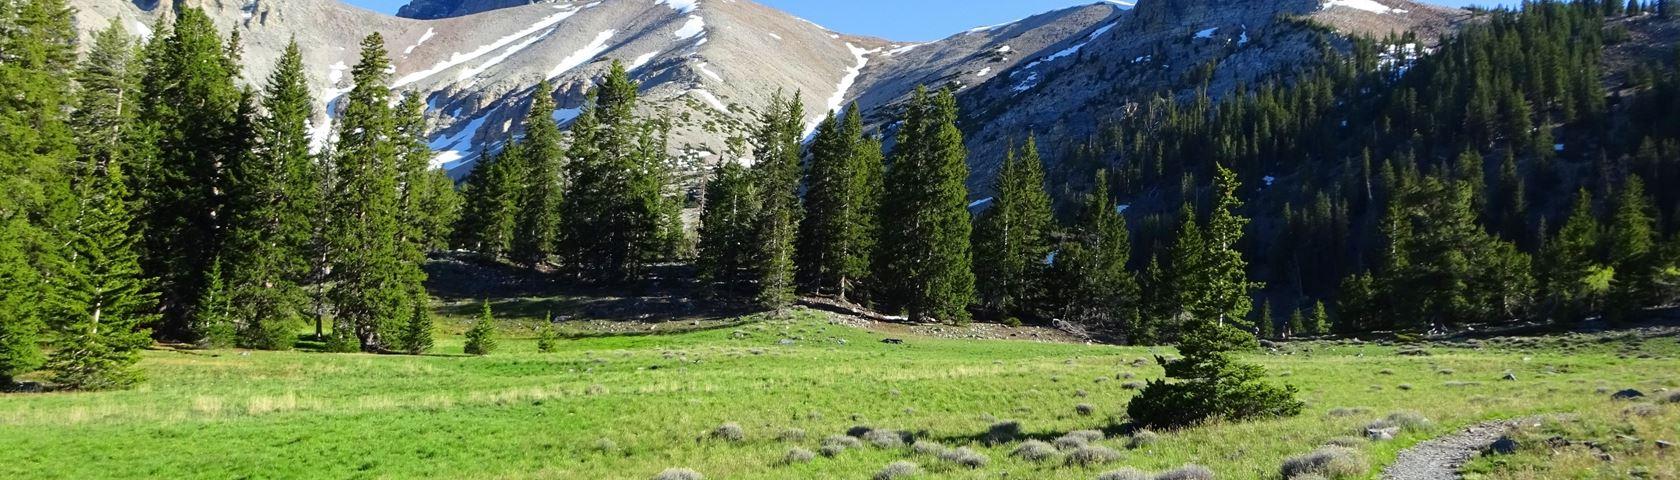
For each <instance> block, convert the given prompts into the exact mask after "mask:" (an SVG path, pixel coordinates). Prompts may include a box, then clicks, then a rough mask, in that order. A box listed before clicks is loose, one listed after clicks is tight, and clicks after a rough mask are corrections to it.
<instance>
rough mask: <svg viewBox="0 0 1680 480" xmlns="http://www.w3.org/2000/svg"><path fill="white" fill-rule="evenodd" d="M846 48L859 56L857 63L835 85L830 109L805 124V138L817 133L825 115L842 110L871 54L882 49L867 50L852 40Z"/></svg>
mask: <svg viewBox="0 0 1680 480" xmlns="http://www.w3.org/2000/svg"><path fill="white" fill-rule="evenodd" d="M846 50H850V51H851V52H852V56H853V57H856V58H857V65H856V66H854V67H852V68H850V69H847V70H846V75H845V76H843V77H840V83H839V84H838V85H835V86H834V95H833V96H830V97H828V110H825V111H823V112H821V113H822V115H819V116H818V117H817V118H816V119H815V120H812V121H811V122H810V123H809V124H807V125H806V126H805V138H811V134H813V133H816V131H817V126H818V125H820V124H821V123H822V119H823V118H824V116H826V115H828V114H829V113H831V112H838V111H840V105H841V104H843V103H845V102H846V93H847V92H849V91H851V89H852V84H854V83H857V78H858V75H859V74H861V73H863V67H865V66H868V65H869V54H872V53H876V52H880V51H881V50H880V49H875V50H866V49H864V48H862V47H859V46H857V45H852V43H851V42H846Z"/></svg>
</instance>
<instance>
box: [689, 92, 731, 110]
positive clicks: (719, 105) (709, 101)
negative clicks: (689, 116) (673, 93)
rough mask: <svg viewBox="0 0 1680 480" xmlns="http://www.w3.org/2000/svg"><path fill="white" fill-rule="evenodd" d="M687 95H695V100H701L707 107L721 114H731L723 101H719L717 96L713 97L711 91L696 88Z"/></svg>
mask: <svg viewBox="0 0 1680 480" xmlns="http://www.w3.org/2000/svg"><path fill="white" fill-rule="evenodd" d="M686 93H688V94H689V95H693V96H694V98H698V99H700V101H701V102H704V103H705V104H706V105H707V106H710V107H712V108H713V109H716V110H717V111H719V112H723V113H729V106H727V105H724V104H723V101H722V100H718V98H717V95H713V94H712V92H710V91H707V90H702V89H698V88H696V89H693V90H689V91H688V92H686Z"/></svg>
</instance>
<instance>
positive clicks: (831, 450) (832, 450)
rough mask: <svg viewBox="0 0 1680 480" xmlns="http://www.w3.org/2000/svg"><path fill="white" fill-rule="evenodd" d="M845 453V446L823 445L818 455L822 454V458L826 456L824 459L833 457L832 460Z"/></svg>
mask: <svg viewBox="0 0 1680 480" xmlns="http://www.w3.org/2000/svg"><path fill="white" fill-rule="evenodd" d="M844 451H846V446H845V445H839V444H829V445H823V446H822V447H821V448H818V449H817V453H821V454H822V456H824V457H831V458H832V457H835V456H839V455H840V453H841V452H844Z"/></svg>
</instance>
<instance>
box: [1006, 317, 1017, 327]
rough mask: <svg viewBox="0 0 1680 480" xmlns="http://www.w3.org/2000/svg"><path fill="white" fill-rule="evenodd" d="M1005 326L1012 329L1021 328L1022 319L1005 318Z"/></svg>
mask: <svg viewBox="0 0 1680 480" xmlns="http://www.w3.org/2000/svg"><path fill="white" fill-rule="evenodd" d="M1003 324H1004V325H1008V326H1011V327H1015V328H1020V327H1021V319H1019V318H1015V317H1009V318H1005V319H1003Z"/></svg>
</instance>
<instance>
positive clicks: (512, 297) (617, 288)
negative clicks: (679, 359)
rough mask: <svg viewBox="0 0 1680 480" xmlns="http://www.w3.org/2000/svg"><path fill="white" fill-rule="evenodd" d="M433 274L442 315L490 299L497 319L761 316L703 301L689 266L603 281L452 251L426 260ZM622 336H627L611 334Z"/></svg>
mask: <svg viewBox="0 0 1680 480" xmlns="http://www.w3.org/2000/svg"><path fill="white" fill-rule="evenodd" d="M426 274H427V276H428V280H427V282H426V288H427V290H428V291H429V292H430V293H431V294H432V295H433V296H434V297H436V298H438V299H439V300H442V301H444V303H445V306H444V307H442V308H440V309H439V310H438V313H440V314H443V315H447V316H455V317H472V316H476V315H478V314H479V312H480V311H481V309H482V308H483V307H482V305H481V303H480V302H481V301H483V300H485V299H489V301H490V308H491V310H492V311H494V312H495V315H496V316H497V317H498V318H525V319H542V318H544V317H545V316H548V318H549V319H550V320H561V321H565V320H601V321H607V322H622V323H636V324H659V323H666V322H670V321H686V320H707V321H716V320H723V319H729V318H736V317H740V316H743V315H749V314H752V313H755V310H752V309H750V308H746V307H744V306H742V305H738V304H731V303H725V302H717V301H710V300H706V299H704V298H703V297H702V296H701V295H699V291H698V290H699V289H698V288H697V286H696V284H695V282H694V281H693V280H691V279H692V278H694V272H693V268H692V267H691V266H688V265H657V266H654V267H651V268H650V269H649V271H648V274H647V275H646V278H644V279H641V280H636V281H631V282H622V283H615V284H598V283H587V282H582V281H578V280H576V279H573V278H570V277H569V276H568V275H564V274H558V273H551V272H542V271H536V270H532V269H528V268H524V267H519V266H514V265H509V264H506V263H503V262H500V261H496V260H493V259H488V258H485V257H482V256H478V255H473V254H465V253H446V254H441V255H438V256H435V257H433V258H432V259H431V261H430V262H427V264H426ZM656 333H668V332H656ZM623 335H627V334H624V333H620V334H613V335H609V336H623Z"/></svg>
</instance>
